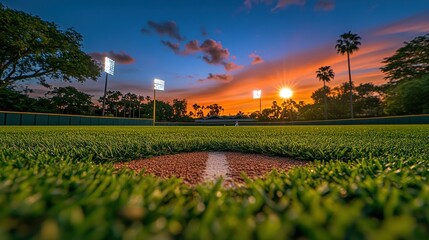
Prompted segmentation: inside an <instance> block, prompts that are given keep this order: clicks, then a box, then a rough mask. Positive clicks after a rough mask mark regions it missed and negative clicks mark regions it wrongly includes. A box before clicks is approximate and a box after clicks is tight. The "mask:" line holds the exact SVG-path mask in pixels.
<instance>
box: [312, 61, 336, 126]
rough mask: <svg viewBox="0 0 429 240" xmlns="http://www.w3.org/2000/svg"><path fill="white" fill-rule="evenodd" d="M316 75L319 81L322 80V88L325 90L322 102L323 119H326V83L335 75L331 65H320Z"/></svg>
mask: <svg viewBox="0 0 429 240" xmlns="http://www.w3.org/2000/svg"><path fill="white" fill-rule="evenodd" d="M316 77H317V78H318V79H319V81H323V89H324V91H325V94H324V95H323V103H324V105H325V108H324V117H325V120H327V119H328V103H327V102H326V83H329V82H330V81H331V79H334V77H335V74H334V70H332V68H331V66H324V67H320V68H319V69H318V70H317V71H316Z"/></svg>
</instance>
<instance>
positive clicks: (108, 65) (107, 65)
mask: <svg viewBox="0 0 429 240" xmlns="http://www.w3.org/2000/svg"><path fill="white" fill-rule="evenodd" d="M114 71H115V61H113V60H112V59H110V58H108V57H105V58H104V72H105V73H106V81H105V82H104V95H103V111H102V112H101V116H104V114H105V113H106V92H107V77H108V76H109V74H110V75H112V76H113V72H114Z"/></svg>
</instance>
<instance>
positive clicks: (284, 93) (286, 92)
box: [280, 88, 293, 98]
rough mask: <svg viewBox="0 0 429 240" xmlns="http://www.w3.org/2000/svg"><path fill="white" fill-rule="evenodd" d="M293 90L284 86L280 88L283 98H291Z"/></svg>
mask: <svg viewBox="0 0 429 240" xmlns="http://www.w3.org/2000/svg"><path fill="white" fill-rule="evenodd" d="M292 95H293V92H292V90H291V89H290V88H282V89H280V97H281V98H290V97H292Z"/></svg>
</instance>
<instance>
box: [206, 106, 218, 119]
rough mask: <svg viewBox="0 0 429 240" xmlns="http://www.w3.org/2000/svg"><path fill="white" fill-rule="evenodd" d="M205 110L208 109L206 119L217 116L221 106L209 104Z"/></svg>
mask: <svg viewBox="0 0 429 240" xmlns="http://www.w3.org/2000/svg"><path fill="white" fill-rule="evenodd" d="M206 109H209V112H208V113H207V116H208V117H211V116H219V115H220V112H221V111H222V106H220V105H219V104H217V103H215V104H211V105H209V106H207V107H206Z"/></svg>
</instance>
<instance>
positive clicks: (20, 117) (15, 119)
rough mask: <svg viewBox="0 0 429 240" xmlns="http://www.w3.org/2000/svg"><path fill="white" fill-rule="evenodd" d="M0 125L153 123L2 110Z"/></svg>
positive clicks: (130, 119)
mask: <svg viewBox="0 0 429 240" xmlns="http://www.w3.org/2000/svg"><path fill="white" fill-rule="evenodd" d="M0 125H29V126H35V125H44V126H49V125H57V126H58V125H87V126H97V125H121V126H124V125H130V126H144V125H152V119H143V118H116V117H97V116H83V115H66V114H48V113H24V112H4V111H0Z"/></svg>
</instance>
